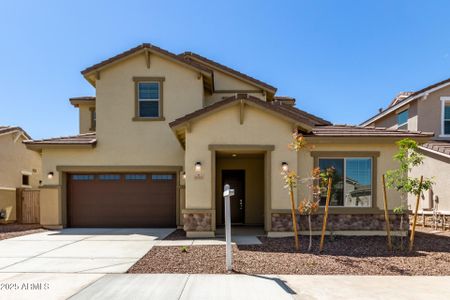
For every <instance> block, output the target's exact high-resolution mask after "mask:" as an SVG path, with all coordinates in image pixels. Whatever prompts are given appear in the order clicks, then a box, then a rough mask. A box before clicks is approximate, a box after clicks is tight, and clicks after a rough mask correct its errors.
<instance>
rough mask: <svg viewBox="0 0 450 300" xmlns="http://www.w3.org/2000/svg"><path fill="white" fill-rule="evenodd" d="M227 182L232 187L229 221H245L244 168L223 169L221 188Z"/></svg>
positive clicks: (235, 222) (236, 222) (241, 222)
mask: <svg viewBox="0 0 450 300" xmlns="http://www.w3.org/2000/svg"><path fill="white" fill-rule="evenodd" d="M225 184H229V185H230V188H231V189H234V196H232V197H231V198H230V210H231V223H233V224H244V223H245V170H223V171H222V188H223V186H225Z"/></svg>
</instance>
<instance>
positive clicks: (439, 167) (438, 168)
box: [408, 151, 450, 214]
mask: <svg viewBox="0 0 450 300" xmlns="http://www.w3.org/2000/svg"><path fill="white" fill-rule="evenodd" d="M422 153H423V154H424V155H425V157H424V161H423V164H422V165H420V166H418V167H415V168H413V169H412V171H411V173H410V176H411V177H416V178H420V176H421V175H423V176H424V177H426V178H430V179H432V181H433V182H434V185H433V188H432V190H433V193H432V195H433V196H436V197H438V200H439V203H438V206H437V207H436V208H438V210H440V211H444V212H445V213H446V214H450V188H449V184H450V158H445V157H443V156H441V155H436V154H432V153H430V152H428V151H422ZM416 199H417V198H416V197H415V196H413V195H410V196H409V197H408V205H409V207H410V209H414V207H415V205H416V204H415V203H416ZM433 202H434V201H433V199H431V201H430V193H429V192H424V193H423V195H422V197H421V199H420V202H419V209H420V210H422V208H426V209H431V208H433V207H434V205H435V204H434V203H433Z"/></svg>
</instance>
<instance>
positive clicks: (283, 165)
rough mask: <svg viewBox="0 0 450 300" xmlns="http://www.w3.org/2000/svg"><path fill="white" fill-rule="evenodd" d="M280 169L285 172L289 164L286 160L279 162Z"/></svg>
mask: <svg viewBox="0 0 450 300" xmlns="http://www.w3.org/2000/svg"><path fill="white" fill-rule="evenodd" d="M281 169H282V170H283V172H287V171H288V170H289V165H288V163H287V162H285V161H283V162H282V163H281Z"/></svg>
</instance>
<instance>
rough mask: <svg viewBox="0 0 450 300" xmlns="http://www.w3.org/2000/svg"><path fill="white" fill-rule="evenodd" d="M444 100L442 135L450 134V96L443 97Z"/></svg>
mask: <svg viewBox="0 0 450 300" xmlns="http://www.w3.org/2000/svg"><path fill="white" fill-rule="evenodd" d="M441 101H442V130H441V131H442V135H445V136H450V97H445V98H441Z"/></svg>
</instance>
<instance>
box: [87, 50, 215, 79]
mask: <svg viewBox="0 0 450 300" xmlns="http://www.w3.org/2000/svg"><path fill="white" fill-rule="evenodd" d="M143 49H152V50H154V51H156V52H159V53H161V54H163V55H166V56H169V57H171V58H173V59H175V60H177V61H179V62H181V63H184V64H187V65H190V66H192V67H194V68H196V69H198V70H202V71H204V72H208V73H210V72H211V70H209V69H207V68H205V67H204V66H199V65H194V64H192V63H190V62H188V61H186V60H184V59H182V58H180V57H179V56H178V55H176V54H175V53H172V52H170V51H168V50H165V49H163V48H160V47H158V46H155V45H153V44H150V43H142V44H140V45H138V46H136V47H134V48H131V49H128V50H126V51H124V52H122V53H119V54H117V55H114V56H112V57H110V58H107V59H105V60H102V61H101V62H99V63H96V64H94V65H92V66H90V67H87V68H86V69H84V70H83V71H81V74H83V75H86V74H87V73H90V72H92V71H94V70H96V69H98V68H100V67H103V66H105V65H107V64H110V63H112V62H114V61H116V60H118V59H121V58H124V57H127V56H128V55H132V54H134V53H136V52H139V51H140V50H143Z"/></svg>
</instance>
